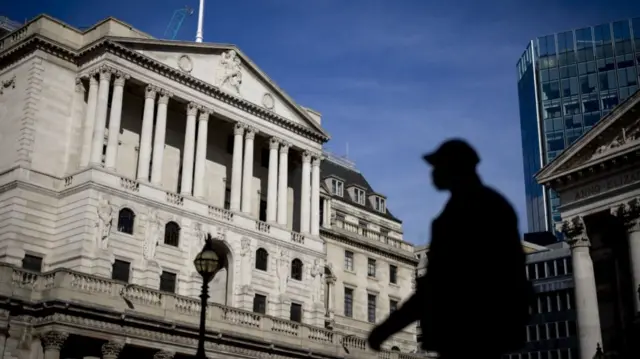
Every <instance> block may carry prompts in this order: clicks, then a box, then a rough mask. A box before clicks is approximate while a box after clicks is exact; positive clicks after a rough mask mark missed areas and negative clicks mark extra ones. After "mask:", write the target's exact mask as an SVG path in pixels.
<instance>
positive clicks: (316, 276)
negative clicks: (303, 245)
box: [309, 259, 324, 303]
mask: <svg viewBox="0 0 640 359" xmlns="http://www.w3.org/2000/svg"><path fill="white" fill-rule="evenodd" d="M309 274H310V275H311V301H312V302H314V303H324V299H323V298H322V297H321V295H322V275H323V274H324V269H323V268H322V265H321V263H320V259H315V260H314V261H313V266H312V267H311V268H310V269H309Z"/></svg>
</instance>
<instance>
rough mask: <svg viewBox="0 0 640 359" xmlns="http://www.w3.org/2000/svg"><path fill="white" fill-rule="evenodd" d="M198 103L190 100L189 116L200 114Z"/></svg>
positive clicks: (188, 105) (188, 106)
mask: <svg viewBox="0 0 640 359" xmlns="http://www.w3.org/2000/svg"><path fill="white" fill-rule="evenodd" d="M199 107H200V106H198V104H196V103H195V102H189V103H188V104H187V116H195V115H197V114H198V110H199Z"/></svg>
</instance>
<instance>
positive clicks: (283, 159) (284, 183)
mask: <svg viewBox="0 0 640 359" xmlns="http://www.w3.org/2000/svg"><path fill="white" fill-rule="evenodd" d="M278 170H279V173H278V224H281V225H283V226H284V225H286V224H287V215H288V213H287V210H288V207H289V205H288V203H287V199H288V197H289V196H288V193H287V192H288V188H289V184H288V181H289V144H288V143H285V142H283V143H282V144H281V145H280V161H279V164H278Z"/></svg>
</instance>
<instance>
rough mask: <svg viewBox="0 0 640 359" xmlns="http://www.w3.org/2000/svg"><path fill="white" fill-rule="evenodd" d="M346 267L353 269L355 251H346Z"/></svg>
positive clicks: (346, 268)
mask: <svg viewBox="0 0 640 359" xmlns="http://www.w3.org/2000/svg"><path fill="white" fill-rule="evenodd" d="M344 269H345V270H349V271H353V252H351V251H344Z"/></svg>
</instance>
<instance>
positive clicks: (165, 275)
mask: <svg viewBox="0 0 640 359" xmlns="http://www.w3.org/2000/svg"><path fill="white" fill-rule="evenodd" d="M160 290H161V291H163V292H171V293H175V292H176V274H175V273H171V272H165V271H162V274H161V275H160Z"/></svg>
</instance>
